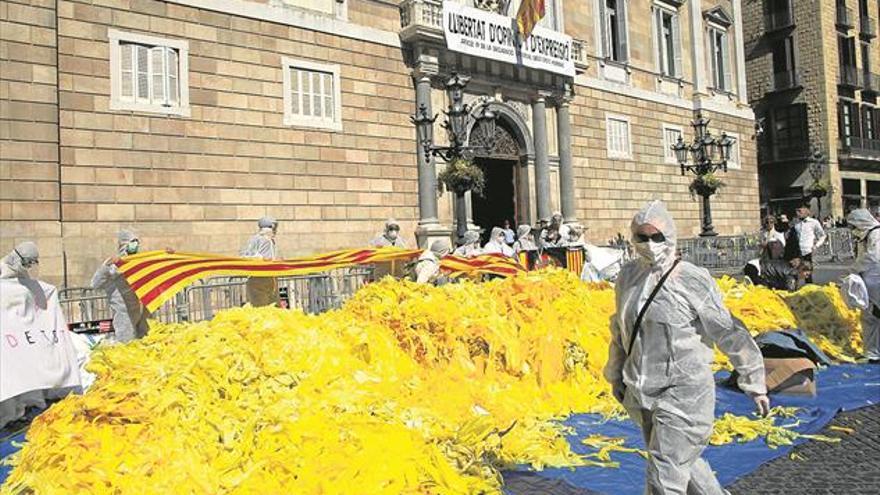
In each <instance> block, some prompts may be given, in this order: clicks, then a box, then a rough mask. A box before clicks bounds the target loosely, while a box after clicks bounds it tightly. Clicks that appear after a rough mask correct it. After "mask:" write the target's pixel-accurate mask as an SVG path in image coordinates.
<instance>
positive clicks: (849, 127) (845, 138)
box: [837, 99, 861, 147]
mask: <svg viewBox="0 0 880 495" xmlns="http://www.w3.org/2000/svg"><path fill="white" fill-rule="evenodd" d="M859 117H860V115H859V104H858V103H856V102H855V101H852V100H845V99H841V100H840V101H839V102H838V103H837V127H838V136H839V137H840V141H841V143H842V144H843V146H844V147H850V146H852V145H853V144H855V143H854V140H856V139H858V138H860V137H861V128H860V127H861V126H860V125H859V124H860V123H859V121H860V120H861V119H860V118H859Z"/></svg>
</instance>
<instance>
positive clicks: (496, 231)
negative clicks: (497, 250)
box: [489, 227, 504, 241]
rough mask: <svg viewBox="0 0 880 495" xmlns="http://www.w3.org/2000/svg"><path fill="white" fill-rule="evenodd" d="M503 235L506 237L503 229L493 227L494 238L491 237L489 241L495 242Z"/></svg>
mask: <svg viewBox="0 0 880 495" xmlns="http://www.w3.org/2000/svg"><path fill="white" fill-rule="evenodd" d="M503 235H504V229H502V228H501V227H492V236H491V237H489V239H490V240H493V241H494V240H495V239H497V238H498V237H499V236H503Z"/></svg>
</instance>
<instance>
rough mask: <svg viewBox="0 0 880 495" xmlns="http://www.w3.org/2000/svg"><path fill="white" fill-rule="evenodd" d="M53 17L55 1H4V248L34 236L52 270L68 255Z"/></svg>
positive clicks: (0, 57)
mask: <svg viewBox="0 0 880 495" xmlns="http://www.w3.org/2000/svg"><path fill="white" fill-rule="evenodd" d="M55 23H56V16H55V2H54V1H50V0H10V1H8V2H7V1H3V2H2V3H0V233H2V235H0V252H2V255H5V254H6V253H7V252H9V251H10V250H11V249H12V247H13V246H14V245H15V244H16V243H18V242H20V241H22V240H25V239H32V240H36V241H37V242H38V243H39V246H40V251H41V255H42V263H41V269H42V270H43V271H44V272H46V273H50V274H59V273H61V262H62V250H61V242H60V238H61V226H60V223H59V220H60V216H59V214H60V212H59V203H58V199H59V194H60V192H59V186H58V180H59V175H58V91H57V74H56V69H55V67H56V36H55V35H56V32H55ZM2 255H0V256H2Z"/></svg>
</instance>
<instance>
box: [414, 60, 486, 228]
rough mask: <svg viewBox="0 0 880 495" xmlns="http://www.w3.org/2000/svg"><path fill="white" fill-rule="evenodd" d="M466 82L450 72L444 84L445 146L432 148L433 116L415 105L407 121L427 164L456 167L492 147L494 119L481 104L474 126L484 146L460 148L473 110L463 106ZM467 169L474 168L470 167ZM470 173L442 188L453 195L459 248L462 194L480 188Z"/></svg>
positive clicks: (464, 217) (463, 214) (462, 225)
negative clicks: (436, 160)
mask: <svg viewBox="0 0 880 495" xmlns="http://www.w3.org/2000/svg"><path fill="white" fill-rule="evenodd" d="M469 81H470V77H468V76H463V75H459V74H458V73H456V72H453V73H452V75H451V76H450V77H449V79H447V81H446V84H445V89H446V94H447V96H448V97H449V106H448V107H447V109H446V110H444V111H443V113H444V114H445V115H446V119H445V120H444V122H443V123H442V124H440V125H441V127H443V129H445V130H446V134H447V137H448V138H449V146H436V145H435V144H434V131H433V127H434V122H435V121H436V120H437V115H434V116H433V117H432V116H430V115H429V114H428V110H427V108H426V106H425V105H424V104H422V105H419V108H418V109H417V110H416V114H415V115H413V116H411V117H410V121H411V122H412V123H413V125H415V126H416V138H417V139H418V141H419V144H420V145H421V146H422V149H423V150H424V153H425V158H426V159H427V160H430V159H431V157H432V156H436V157H440V158H441V159H442V160H443V161H444V162H446V163H447V164H457V162H459V161H460V160H470V159H471V158H472V157H473V155H474V153H475V152H476V151H487V152H488V151H490V150H491V149H492V148H493V147H494V143H495V124H496V120H497V115H496V114H495V112H494V111H492V109H491V108H489V103H488V102H486V103H483V105H482V109H481V110H480V112H479V113H478V114H477V116H476V124H475V125H476V126H477V127H478V128H479V129H480V131H481V132H482V133H483V136H484V137H485V138H486V139H485V141H484V143H485V144H484V145H482V146H465V145H464V143H466V142H467V141H468V126H467V124H468V118H469V116H470V114H471V112H472V111H473V109H474V108H473V106H471V105H468V104H467V103H465V102H464V89H465V87H466V86H467V84H468V82H469ZM458 165H460V163H458ZM469 166H471V167H475V165H473V164H470V165H469ZM473 173H475V171H471V175H468V174H463V175H460V176H457V177H456V180H454V181H449V182H448V183H447V184H446V185H447V187H449V189H450V190H452V192H453V193H455V201H456V203H455V207H456V212H455V213H456V214H455V222H456V237H457V238H458V239H457V240H458V243H459V244H462V242H463V239H464V234H465V232H467V211H466V205H465V200H464V197H465V194H466V193H467V192H468V191H470V190H473V189H474V188H475V187H482V184H477V181H476V180H474V176H473V175H472V174H473Z"/></svg>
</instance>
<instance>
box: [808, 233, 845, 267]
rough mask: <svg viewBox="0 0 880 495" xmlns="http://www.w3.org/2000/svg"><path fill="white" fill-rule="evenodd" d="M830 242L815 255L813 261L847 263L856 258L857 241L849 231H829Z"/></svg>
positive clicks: (817, 250)
mask: <svg viewBox="0 0 880 495" xmlns="http://www.w3.org/2000/svg"><path fill="white" fill-rule="evenodd" d="M825 233H826V234H827V235H828V241H827V242H825V244H823V245H822V246H820V247H819V248H818V249H816V251H815V252H814V253H813V260H814V261H817V262H820V263H829V262H835V263H836V262H839V261H846V260H851V259H853V258H855V256H856V250H855V244H856V243H855V241H854V239H853V236H852V233H851V232H850V230H849V229H828V230H826V231H825Z"/></svg>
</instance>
